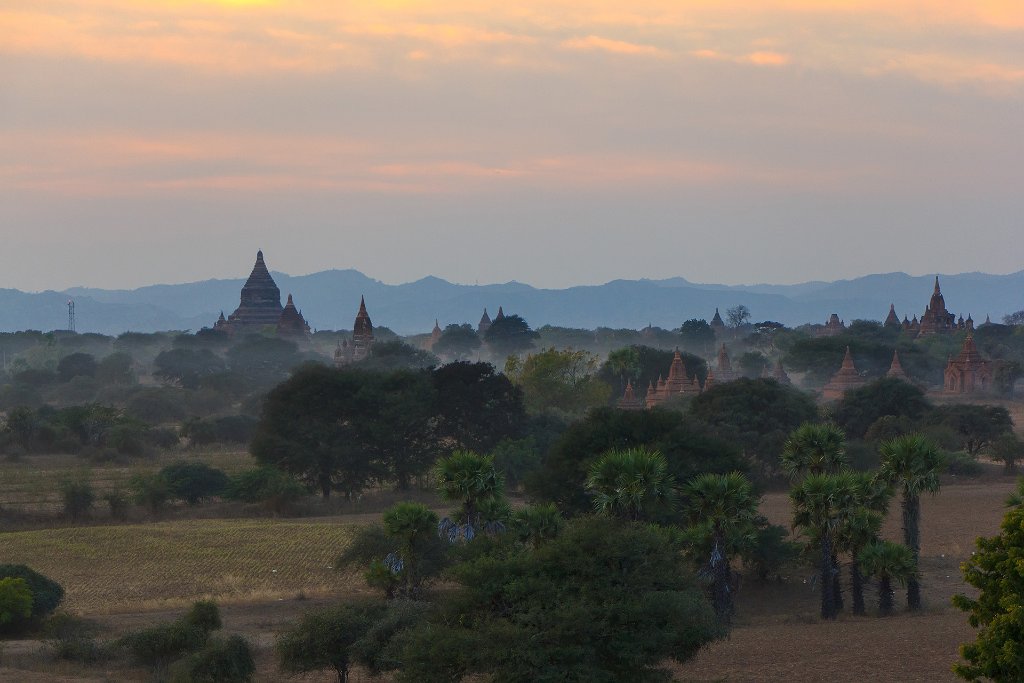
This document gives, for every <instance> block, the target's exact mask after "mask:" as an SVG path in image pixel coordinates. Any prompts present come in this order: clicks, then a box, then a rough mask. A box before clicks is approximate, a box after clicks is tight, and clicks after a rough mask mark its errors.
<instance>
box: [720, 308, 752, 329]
mask: <svg viewBox="0 0 1024 683" xmlns="http://www.w3.org/2000/svg"><path fill="white" fill-rule="evenodd" d="M725 321H726V322H727V323H728V324H729V327H743V326H744V325H746V324H747V322H749V321H750V309H749V308H747V307H746V306H744V305H743V304H739V305H737V306H733V307H732V308H730V309H728V310H727V311H726V312H725Z"/></svg>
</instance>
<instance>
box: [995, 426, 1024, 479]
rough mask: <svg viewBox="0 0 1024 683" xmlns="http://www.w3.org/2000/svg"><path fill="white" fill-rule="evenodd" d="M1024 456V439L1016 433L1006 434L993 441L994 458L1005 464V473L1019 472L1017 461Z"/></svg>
mask: <svg viewBox="0 0 1024 683" xmlns="http://www.w3.org/2000/svg"><path fill="white" fill-rule="evenodd" d="M1022 458H1024V441H1021V440H1020V437H1018V436H1017V435H1016V434H1014V433H1012V432H1011V433H1009V434H1004V435H1002V436H1001V437H999V438H998V439H996V440H995V441H994V442H993V443H992V459H993V460H996V461H998V462H1001V463H1003V464H1004V465H1005V470H1004V474H1008V475H1011V474H1017V463H1018V462H1019V461H1020V460H1021V459H1022Z"/></svg>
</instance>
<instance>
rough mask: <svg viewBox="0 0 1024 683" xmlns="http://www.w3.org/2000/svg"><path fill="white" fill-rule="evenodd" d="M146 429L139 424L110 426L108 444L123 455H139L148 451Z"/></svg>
mask: <svg viewBox="0 0 1024 683" xmlns="http://www.w3.org/2000/svg"><path fill="white" fill-rule="evenodd" d="M146 431H147V430H146V429H145V428H144V427H142V426H140V425H137V424H119V425H115V426H113V427H111V428H110V432H109V433H108V434H107V439H106V442H107V445H108V446H110V447H111V448H114V449H116V450H117V452H118V453H120V454H121V455H129V456H132V457H139V456H142V455H145V453H146V436H147V434H146Z"/></svg>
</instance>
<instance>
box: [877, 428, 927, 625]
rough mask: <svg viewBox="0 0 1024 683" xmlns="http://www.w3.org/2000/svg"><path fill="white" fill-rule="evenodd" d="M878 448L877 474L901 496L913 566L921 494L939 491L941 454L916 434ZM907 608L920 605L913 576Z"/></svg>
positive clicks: (917, 552) (918, 539) (918, 545)
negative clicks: (879, 458)
mask: <svg viewBox="0 0 1024 683" xmlns="http://www.w3.org/2000/svg"><path fill="white" fill-rule="evenodd" d="M879 450H880V451H881V455H882V467H881V470H880V471H879V477H880V478H881V479H882V481H885V482H888V483H889V484H890V485H892V486H895V487H897V488H898V489H899V490H900V492H901V493H902V496H903V542H904V544H905V545H906V546H907V547H908V548H910V550H911V552H912V553H913V554H914V564H915V566H916V565H917V564H918V563H919V561H920V557H921V533H920V524H921V494H922V493H936V492H938V490H939V472H940V470H941V469H942V456H941V455H940V454H939V449H938V448H937V447H936V446H935V444H934V443H932V442H931V441H929V440H928V439H926V438H925V437H923V436H921V435H919V434H909V435H905V436H898V437H896V438H895V439H892V440H890V441H886V442H885V443H883V444H882V445H881V447H880V449H879ZM907 607H908V608H909V609H912V610H916V609H920V608H921V586H920V584H919V583H918V581H917V578H916V577H912V578H910V579H908V581H907Z"/></svg>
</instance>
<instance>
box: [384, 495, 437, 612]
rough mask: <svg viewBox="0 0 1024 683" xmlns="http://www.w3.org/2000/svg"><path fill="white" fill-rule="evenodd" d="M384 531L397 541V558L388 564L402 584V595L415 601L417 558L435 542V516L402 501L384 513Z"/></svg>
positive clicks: (419, 578)
mask: <svg viewBox="0 0 1024 683" xmlns="http://www.w3.org/2000/svg"><path fill="white" fill-rule="evenodd" d="M383 522H384V530H385V531H386V532H387V534H388V536H391V537H392V538H394V539H395V540H397V541H398V557H396V558H391V559H390V562H388V564H389V565H390V566H391V568H393V570H396V571H395V573H396V574H397V575H398V576H399V577H400V578H401V580H402V582H403V583H404V585H405V591H404V592H405V593H406V594H407V595H408V596H409V597H413V598H415V597H416V595H417V594H418V593H419V588H420V584H421V583H423V577H422V576H421V572H420V559H421V556H422V555H423V553H424V550H425V549H424V546H425V545H428V544H429V543H430V542H431V541H432V540H433V541H434V542H437V541H436V537H435V536H434V534H435V533H436V532H437V514H435V513H434V511H433V510H431V509H430V508H428V507H427V506H426V505H423V504H422V503H410V502H402V503H397V504H396V505H394V506H393V507H391V508H389V509H388V510H386V511H385V512H384V517H383Z"/></svg>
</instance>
